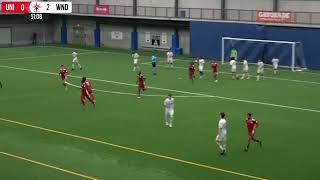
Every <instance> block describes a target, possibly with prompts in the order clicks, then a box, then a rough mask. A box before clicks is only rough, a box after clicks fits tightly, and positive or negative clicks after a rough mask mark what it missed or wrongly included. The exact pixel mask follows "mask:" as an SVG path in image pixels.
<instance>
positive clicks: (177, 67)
mask: <svg viewBox="0 0 320 180" xmlns="http://www.w3.org/2000/svg"><path fill="white" fill-rule="evenodd" d="M141 64H142V65H150V63H141ZM157 66H159V67H168V66H166V65H157ZM173 68H175V69H185V70H186V71H187V67H179V66H174V67H173ZM204 71H210V72H211V70H204ZM219 73H221V74H230V75H231V73H229V72H223V71H219ZM239 74H241V73H239ZM250 76H251V77H255V76H254V75H251V74H250ZM264 78H266V79H274V80H279V81H291V82H297V83H308V84H316V85H320V82H314V81H303V80H296V79H286V78H277V77H267V76H264Z"/></svg>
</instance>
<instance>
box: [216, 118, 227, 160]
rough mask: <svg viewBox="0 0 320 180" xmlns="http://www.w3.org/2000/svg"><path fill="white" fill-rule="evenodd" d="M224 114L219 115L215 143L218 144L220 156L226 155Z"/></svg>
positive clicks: (225, 122) (225, 121)
mask: <svg viewBox="0 0 320 180" xmlns="http://www.w3.org/2000/svg"><path fill="white" fill-rule="evenodd" d="M225 116H226V115H225V113H223V112H221V113H220V120H219V123H218V133H217V136H216V143H217V144H218V146H219V148H220V150H221V153H220V154H221V155H224V154H225V153H226V144H227V143H226V141H227V120H226V119H225Z"/></svg>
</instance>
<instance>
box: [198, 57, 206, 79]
mask: <svg viewBox="0 0 320 180" xmlns="http://www.w3.org/2000/svg"><path fill="white" fill-rule="evenodd" d="M205 63H206V61H205V60H204V59H203V58H202V57H201V58H200V59H199V60H198V66H199V67H198V68H199V74H200V79H201V78H202V76H203V74H204V73H203V71H204V64H205Z"/></svg>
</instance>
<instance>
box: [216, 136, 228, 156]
mask: <svg viewBox="0 0 320 180" xmlns="http://www.w3.org/2000/svg"><path fill="white" fill-rule="evenodd" d="M216 143H217V145H218V147H219V149H220V150H221V152H220V154H221V155H224V154H225V152H226V150H225V148H224V144H223V142H222V141H220V140H219V138H218V137H216Z"/></svg>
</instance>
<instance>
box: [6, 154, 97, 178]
mask: <svg viewBox="0 0 320 180" xmlns="http://www.w3.org/2000/svg"><path fill="white" fill-rule="evenodd" d="M0 155H3V156H7V157H11V158H14V159H18V160H21V161H27V162H29V163H32V164H37V165H39V166H44V167H47V168H50V169H55V170H58V171H62V172H64V173H67V174H72V175H74V176H78V177H82V178H85V179H90V180H98V179H97V178H94V177H90V176H87V175H84V174H80V173H76V172H74V171H70V170H66V169H63V168H60V167H57V166H53V165H49V164H46V163H42V162H39V161H35V160H31V159H28V158H25V157H21V156H18V155H15V154H11V153H7V152H0Z"/></svg>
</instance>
